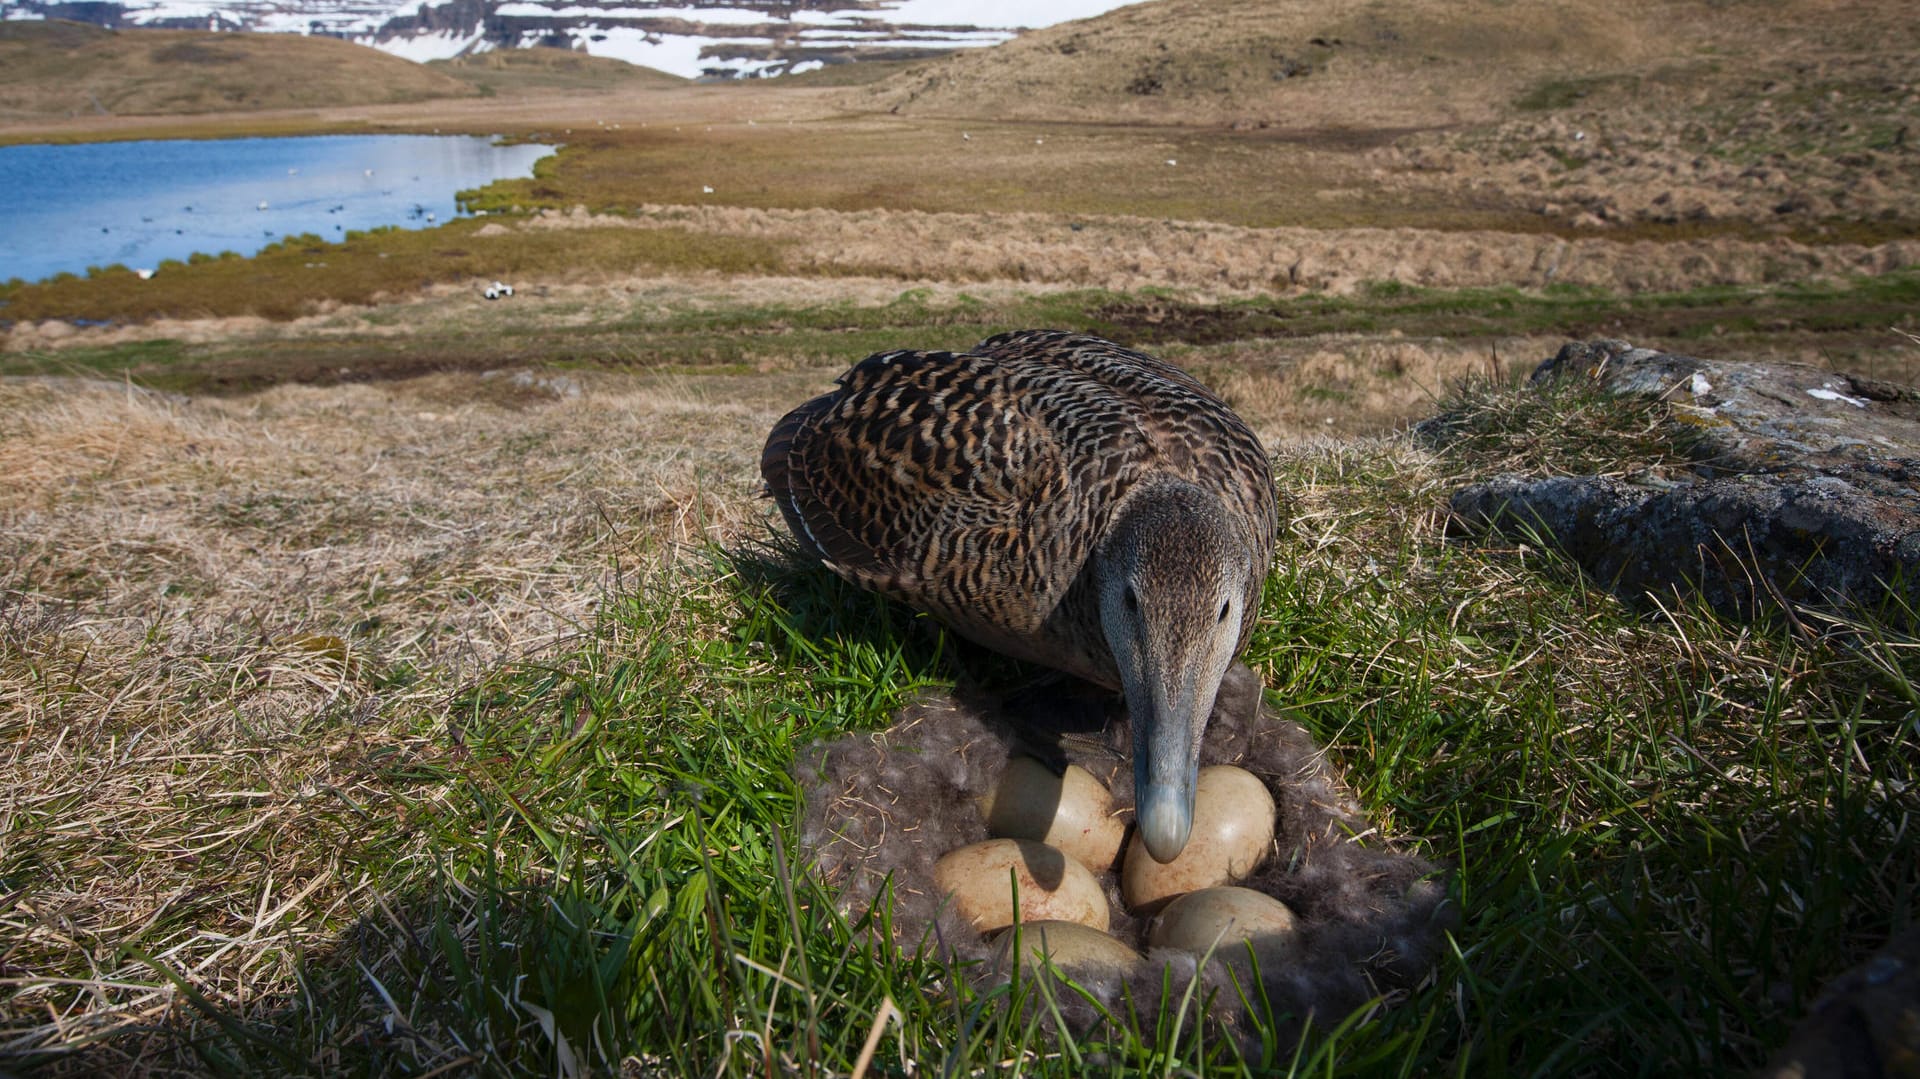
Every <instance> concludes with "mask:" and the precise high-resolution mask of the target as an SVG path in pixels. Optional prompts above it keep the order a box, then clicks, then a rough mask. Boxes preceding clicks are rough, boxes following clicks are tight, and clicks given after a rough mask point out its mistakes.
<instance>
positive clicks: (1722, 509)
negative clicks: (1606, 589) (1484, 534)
mask: <svg viewBox="0 0 1920 1079" xmlns="http://www.w3.org/2000/svg"><path fill="white" fill-rule="evenodd" d="M1564 378H1582V379H1591V380H1594V381H1596V382H1598V383H1599V384H1600V385H1602V386H1604V387H1606V388H1608V389H1609V390H1611V391H1613V392H1615V393H1621V394H1635V395H1640V396H1645V397H1653V398H1659V399H1662V400H1665V401H1666V402H1668V403H1669V405H1670V406H1671V415H1670V417H1669V418H1668V419H1667V420H1666V421H1665V422H1667V423H1668V424H1670V425H1672V428H1673V431H1672V433H1673V435H1674V439H1675V442H1676V444H1678V445H1682V446H1685V447H1687V457H1688V466H1687V467H1686V468H1685V469H1682V470H1678V471H1670V472H1668V473H1667V474H1666V475H1663V476H1660V477H1646V478H1637V479H1633V480H1627V479H1621V478H1617V477H1605V476H1571V477H1569V476H1560V477H1551V478H1540V477H1531V476H1517V475H1503V476H1499V477H1496V478H1494V479H1493V480H1491V481H1488V482H1486V483H1480V484H1475V485H1473V486H1471V487H1468V488H1466V489H1464V490H1462V491H1460V492H1458V493H1457V494H1455V495H1454V496H1453V499H1452V509H1453V514H1454V520H1455V521H1456V522H1457V523H1458V524H1459V525H1461V526H1464V527H1465V528H1467V529H1470V530H1485V529H1500V530H1503V531H1508V532H1520V533H1523V534H1534V535H1539V536H1541V537H1543V538H1550V539H1551V541H1552V542H1553V543H1554V544H1555V545H1556V546H1558V547H1559V548H1561V549H1562V550H1564V551H1565V552H1566V553H1567V554H1568V555H1570V556H1571V557H1572V558H1574V559H1575V560H1576V561H1577V562H1579V563H1580V565H1581V566H1582V567H1584V568H1585V569H1586V570H1587V571H1588V572H1589V573H1591V574H1592V575H1593V576H1595V577H1596V578H1598V579H1599V580H1601V581H1602V582H1604V583H1606V584H1608V585H1609V586H1611V587H1613V588H1615V589H1616V590H1618V591H1621V592H1623V593H1627V594H1638V593H1645V592H1661V593H1671V592H1672V591H1673V590H1675V589H1686V590H1692V591H1697V592H1698V593H1699V594H1701V595H1702V596H1704V597H1705V598H1706V599H1707V601H1708V602H1709V603H1711V604H1712V605H1713V606H1714V607H1715V608H1716V609H1718V610H1721V611H1722V612H1725V613H1728V614H1732V615H1735V616H1741V617H1748V616H1751V615H1753V614H1754V613H1756V612H1758V611H1759V610H1762V609H1768V608H1776V609H1777V608H1778V607H1779V606H1780V605H1782V604H1786V605H1790V606H1794V607H1821V608H1829V609H1845V608H1859V609H1867V610H1872V611H1875V612H1878V613H1879V614H1880V615H1881V616H1882V617H1887V618H1889V619H1890V620H1892V621H1894V622H1896V623H1899V624H1911V623H1912V622H1913V621H1914V612H1916V611H1920V392H1917V391H1915V390H1914V389H1912V388H1909V387H1905V386H1898V385H1894V384H1891V383H1887V382H1881V381H1877V380H1874V379H1867V378H1861V377H1859V376H1855V375H1847V374H1839V373H1835V372H1832V371H1825V370H1821V369H1819V368H1816V367H1811V366H1806V365H1800V364H1765V363H1751V362H1742V361H1731V360H1707V359H1699V358H1696V357H1691V356H1681V355H1676V354H1673V353H1666V352H1657V351H1654V350H1652V349H1644V348H1634V347H1632V346H1631V345H1628V344H1627V343H1625V342H1623V341H1593V342H1575V343H1572V344H1568V345H1566V346H1565V347H1563V348H1562V349H1561V350H1560V351H1559V353H1558V354H1557V355H1555V356H1554V357H1553V358H1552V359H1549V360H1547V361H1546V362H1544V363H1542V364H1541V365H1540V367H1539V368H1538V369H1537V370H1536V371H1535V372H1534V373H1533V381H1534V382H1535V383H1542V382H1547V381H1550V380H1554V379H1564Z"/></svg>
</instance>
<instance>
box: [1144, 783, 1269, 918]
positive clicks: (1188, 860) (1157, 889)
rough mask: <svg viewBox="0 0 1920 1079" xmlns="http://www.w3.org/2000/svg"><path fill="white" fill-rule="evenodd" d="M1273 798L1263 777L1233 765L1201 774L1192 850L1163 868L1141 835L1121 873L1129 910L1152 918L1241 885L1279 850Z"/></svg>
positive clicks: (1189, 843) (1189, 844)
mask: <svg viewBox="0 0 1920 1079" xmlns="http://www.w3.org/2000/svg"><path fill="white" fill-rule="evenodd" d="M1273 815H1274V806H1273V795H1272V794H1271V793H1269V792H1268V791H1267V785H1266V784H1265V783H1262V782H1261V781H1260V779H1259V777H1257V776H1255V775H1254V774H1253V773H1252V772H1249V771H1247V770H1245V769H1243V768H1235V767H1233V766H1232V765H1225V764H1222V765H1215V766H1214V767H1212V768H1202V769H1200V780H1199V783H1198V784H1197V785H1196V786H1195V789H1194V796H1193V832H1192V834H1191V835H1189V836H1188V837H1187V845H1186V848H1185V849H1183V850H1182V851H1181V852H1180V856H1179V857H1177V858H1175V859H1174V860H1173V861H1171V862H1167V863H1165V864H1162V863H1160V862H1156V861H1154V860H1153V855H1151V854H1148V853H1147V848H1146V844H1144V843H1143V842H1141V840H1140V837H1139V836H1138V835H1135V836H1134V837H1133V840H1132V842H1130V843H1128V844H1127V858H1126V862H1125V863H1124V864H1123V865H1122V866H1121V871H1120V893H1121V895H1122V896H1123V897H1124V898H1125V899H1126V901H1127V906H1128V907H1130V908H1133V909H1135V910H1138V911H1140V912H1142V913H1152V912H1153V911H1155V910H1157V909H1159V908H1160V907H1161V906H1163V905H1165V903H1166V902H1167V900H1169V899H1172V898H1173V897H1175V896H1177V895H1184V894H1185V893H1187V892H1193V891H1198V890H1200V889H1201V888H1212V887H1215V886H1217V885H1221V884H1231V883H1232V882H1234V881H1236V880H1241V879H1243V878H1245V877H1246V875H1247V874H1249V873H1251V872H1253V871H1254V869H1256V868H1258V867H1259V865H1260V863H1261V862H1262V861H1264V860H1265V859H1266V857H1267V854H1268V852H1269V851H1270V850H1271V849H1272V847H1273Z"/></svg>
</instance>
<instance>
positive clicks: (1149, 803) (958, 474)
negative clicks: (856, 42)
mask: <svg viewBox="0 0 1920 1079" xmlns="http://www.w3.org/2000/svg"><path fill="white" fill-rule="evenodd" d="M838 385H839V388H838V389H836V390H834V391H833V392H831V393H828V394H825V395H823V396H820V397H816V398H814V399H813V400H811V401H808V402H806V403H805V404H803V405H801V406H800V407H798V408H796V409H794V410H793V411H792V412H790V413H788V414H787V416H786V417H785V418H784V419H782V420H781V421H780V422H779V423H778V424H776V425H775V426H774V429H773V432H772V433H771V434H770V435H769V436H768V438H767V444H766V448H765V450H764V452H763V453H762V456H761V461H760V468H761V473H762V474H763V475H764V476H765V477H766V481H767V488H768V490H769V491H770V492H771V494H772V495H773V498H774V500H775V501H776V502H777V503H778V504H779V506H780V511H781V513H782V515H783V516H785V518H786V520H787V524H788V526H789V527H790V528H791V529H792V530H793V534H794V536H795V537H796V538H797V539H798V540H799V542H800V544H801V546H802V547H803V548H805V549H806V550H807V552H808V553H810V554H812V555H814V556H816V557H818V558H819V559H821V560H822V561H823V562H825V563H826V564H827V565H828V566H829V567H831V568H832V569H833V570H834V572H836V573H838V574H840V575H841V576H842V577H845V578H846V579H848V580H849V581H852V582H853V583H855V584H858V585H861V586H862V587H866V588H871V589H874V590H875V591H878V592H881V593H883V594H885V595H887V596H890V597H892V598H894V599H897V600H899V601H901V602H903V603H906V604H909V605H911V606H913V607H916V608H919V609H921V610H925V611H929V612H931V613H932V614H934V615H936V616H938V617H939V618H941V619H942V620H943V621H945V622H946V623H948V624H949V625H950V626H952V627H953V628H954V629H955V630H957V631H958V632H960V633H962V634H964V635H966V636H967V637H970V638H972V639H973V640H976V641H978V642H979V643H981V644H983V645H986V646H987V647H989V648H992V649H995V650H997V651H1000V652H1003V653H1006V654H1008V655H1011V656H1014V657H1016V658H1019V659H1024V660H1028V661H1030V662H1033V663H1039V664H1042V665H1045V666H1048V667H1052V668H1055V669H1058V670H1062V671H1065V672H1067V673H1069V674H1072V675H1076V676H1078V677H1080V678H1084V679H1086V680H1088V681H1091V682H1094V683H1097V684H1099V685H1102V686H1106V687H1108V688H1111V689H1119V690H1121V691H1122V692H1123V693H1124V694H1125V696H1126V701H1127V708H1128V712H1129V714H1130V716H1131V717H1132V719H1133V724H1132V726H1133V730H1134V774H1135V781H1136V782H1135V790H1136V791H1137V792H1138V797H1137V806H1136V813H1137V817H1138V820H1139V823H1140V830H1141V833H1142V836H1143V838H1145V840H1146V842H1147V847H1148V850H1149V851H1150V852H1151V853H1152V854H1153V856H1154V857H1155V858H1158V859H1160V860H1161V861H1168V860H1170V859H1172V858H1173V857H1174V855H1176V854H1178V853H1179V851H1180V849H1181V847H1183V846H1184V845H1185V843H1186V837H1187V830H1188V827H1189V825H1190V820H1191V812H1192V797H1193V782H1194V774H1195V772H1196V770H1197V761H1198V754H1199V745H1200V735H1201V733H1202V731H1203V730H1204V728H1205V723H1206V720H1207V717H1208V715H1209V714H1210V713H1211V712H1212V709H1213V702H1214V696H1215V694H1216V692H1217V691H1218V689H1219V684H1220V679H1221V678H1222V677H1223V676H1224V674H1225V672H1226V670H1227V667H1228V665H1229V664H1231V662H1232V661H1233V659H1234V657H1235V656H1237V655H1238V654H1239V653H1240V650H1241V649H1242V648H1244V647H1245V645H1246V641H1247V638H1248V636H1249V635H1250V634H1251V633H1252V631H1253V626H1254V621H1255V618H1256V616H1257V614H1258V608H1259V599H1260V589H1261V584H1262V582H1263V580H1264V579H1265V576H1266V570H1267V565H1268V562H1269V560H1270V559H1271V557H1272V553H1273V544H1274V535H1275V532H1276V531H1277V529H1278V511H1277V508H1276V505H1275V501H1274V492H1273V479H1272V473H1271V471H1270V465H1269V462H1268V460H1267V456H1266V453H1265V451H1264V450H1263V449H1262V448H1261V446H1260V442H1259V440H1258V439H1257V438H1256V437H1255V436H1254V434H1253V432H1252V430H1251V429H1249V428H1248V427H1247V425H1246V423H1245V422H1244V421H1242V420H1241V419H1240V417H1238V416H1236V415H1235V414H1234V413H1233V410H1232V409H1230V408H1228V407H1227V405H1226V403H1225V402H1223V401H1221V400H1220V399H1219V398H1218V397H1216V396H1215V395H1214V394H1213V393H1212V392H1211V391H1209V390H1208V389H1207V388H1206V387H1205V386H1203V385H1201V384H1200V383H1199V382H1198V381H1196V380H1195V379H1194V378H1193V377H1192V376H1191V375H1188V374H1187V373H1186V372H1185V371H1182V370H1181V369H1179V368H1178V367H1175V366H1173V365H1172V364H1169V363H1166V362H1164V361H1162V360H1158V359H1155V358H1154V357H1152V356H1148V355H1146V354H1144V353H1141V352H1135V351H1133V350H1131V349H1127V348H1123V347H1121V346H1120V345H1116V344H1114V343H1113V342H1111V341H1106V340H1103V339H1101V338H1098V337H1093V336H1089V335H1085V334H1073V333H1066V332H1063V331H1058V330H1023V331H1019V332H1015V333H1007V334H1001V335H999V336H996V337H992V338H989V339H988V340H986V341H983V342H981V343H980V344H979V345H978V346H976V347H974V348H973V349H971V350H970V351H967V352H960V353H955V352H916V351H896V352H881V353H876V354H874V355H872V356H869V357H867V358H866V359H865V360H862V361H860V362H859V363H858V364H855V365H854V366H853V368H852V369H851V370H849V371H848V372H847V373H846V374H844V375H842V376H841V377H840V379H839V383H838Z"/></svg>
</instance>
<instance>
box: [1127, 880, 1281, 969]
mask: <svg viewBox="0 0 1920 1079" xmlns="http://www.w3.org/2000/svg"><path fill="white" fill-rule="evenodd" d="M1293 926H1294V917H1293V910H1292V909H1291V908H1289V907H1288V906H1287V905H1286V904H1285V903H1282V902H1280V901H1279V900H1278V899H1275V898H1274V897H1272V896H1270V895H1268V894H1266V893H1265V892H1256V891H1254V890H1253V889H1252V888H1202V889H1200V890H1199V891H1197V892H1188V893H1187V894H1186V895H1183V896H1181V897H1180V898H1178V899H1176V900H1174V901H1173V902H1171V903H1168V904H1167V909H1166V910H1163V911H1161V912H1160V917H1159V919H1158V920H1156V921H1155V922H1154V923H1153V930H1152V932H1151V933H1150V934H1148V937H1147V941H1148V943H1149V944H1151V945H1153V947H1155V948H1175V949H1178V950H1180V951H1183V952H1192V953H1194V954H1196V955H1200V954H1204V953H1205V952H1206V951H1207V949H1209V948H1212V949H1213V950H1214V951H1215V952H1216V953H1220V952H1231V951H1234V950H1237V948H1238V946H1239V945H1240V943H1241V942H1243V941H1247V940H1252V939H1255V938H1259V937H1272V936H1277V935H1281V934H1285V933H1291V932H1293Z"/></svg>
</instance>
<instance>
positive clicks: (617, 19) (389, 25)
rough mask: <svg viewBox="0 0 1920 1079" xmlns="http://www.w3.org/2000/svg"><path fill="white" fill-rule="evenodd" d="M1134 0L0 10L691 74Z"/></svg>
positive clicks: (49, 1) (847, 56)
mask: <svg viewBox="0 0 1920 1079" xmlns="http://www.w3.org/2000/svg"><path fill="white" fill-rule="evenodd" d="M1128 2H1129V0H1025V2H1021V0H971V2H970V0H837V2H836V0H815V2H812V3H805V2H802V3H795V2H793V0H679V2H672V0H667V2H656V0H438V2H436V0H0V18H8V19H20V18H28V19H31V18H64V19H75V20H78V21H81V22H92V23H99V24H101V25H105V26H161V27H171V28H177V29H186V28H202V29H219V30H259V31H271V32H278V33H298V34H326V35H330V36H334V37H343V38H347V39H349V40H352V41H357V42H360V43H362V44H366V45H372V46H374V47H376V48H379V49H383V50H385V51H387V52H390V53H393V54H395V55H397V56H404V57H406V58H407V59H409V60H418V61H426V60H437V59H444V58H447V57H452V56H458V55H461V54H463V53H469V52H485V51H487V50H489V49H495V48H526V47H529V46H534V45H558V46H561V47H564V48H574V49H581V50H584V51H586V52H589V53H592V54H593V55H595V56H607V57H613V58H615V59H620V60H626V61H628V62H631V63H635V64H645V65H646V66H648V67H654V68H659V69H660V70H662V71H670V72H672V73H674V74H676V75H683V76H686V77H688V78H698V77H701V76H720V77H743V76H763V75H780V74H787V73H794V72H801V71H807V70H811V69H812V68H814V67H818V66H820V65H822V64H829V63H843V62H847V61H851V60H866V59H894V58H906V57H914V56H923V55H929V54H932V53H936V52H945V51H949V50H953V49H959V48H972V47H978V46H983V45H997V44H999V43H1000V42H1002V41H1005V40H1007V39H1008V38H1010V37H1013V36H1014V35H1015V34H1017V33H1018V32H1019V31H1021V30H1026V29H1033V28H1037V27H1042V26H1051V25H1053V24H1055V23H1059V22H1065V21H1067V20H1069V19H1082V18H1087V17H1088V16H1092V15H1098V14H1100V13H1102V12H1105V11H1111V10H1112V9H1114V8H1117V7H1124V6H1126V4H1127V3H1128Z"/></svg>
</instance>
